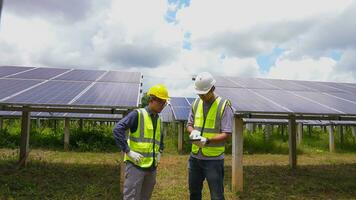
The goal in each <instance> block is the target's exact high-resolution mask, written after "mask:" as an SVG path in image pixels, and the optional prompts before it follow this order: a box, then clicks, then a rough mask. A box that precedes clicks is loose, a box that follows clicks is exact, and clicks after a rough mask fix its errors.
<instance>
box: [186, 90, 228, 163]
mask: <svg viewBox="0 0 356 200" xmlns="http://www.w3.org/2000/svg"><path fill="white" fill-rule="evenodd" d="M227 103H228V104H230V103H229V101H228V100H226V99H222V98H221V97H218V98H216V99H215V101H214V102H213V104H212V105H211V107H210V109H209V111H208V113H207V114H206V117H205V118H206V119H205V125H204V129H203V124H204V108H203V101H202V100H201V99H199V98H198V99H196V100H195V101H194V103H193V105H192V107H193V113H194V129H195V130H198V131H202V137H205V138H208V139H210V138H213V137H214V136H216V135H217V134H221V131H220V123H221V118H222V114H223V112H224V109H225V106H226V104H227ZM198 151H199V146H197V145H195V144H192V153H193V154H197V153H198ZM201 151H202V154H203V155H204V156H207V157H214V156H220V155H221V154H223V153H224V152H225V142H220V143H214V144H211V143H210V144H206V145H205V146H204V147H203V148H202V149H201Z"/></svg>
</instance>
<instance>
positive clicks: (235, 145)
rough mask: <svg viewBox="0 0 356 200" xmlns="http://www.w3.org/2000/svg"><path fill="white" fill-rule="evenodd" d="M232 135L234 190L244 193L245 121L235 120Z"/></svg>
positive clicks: (232, 181)
mask: <svg viewBox="0 0 356 200" xmlns="http://www.w3.org/2000/svg"><path fill="white" fill-rule="evenodd" d="M234 122H235V124H234V129H233V133H232V180H231V185H232V190H233V191H234V192H242V191H243V165H242V155H243V154H242V153H243V120H242V118H235V120H234Z"/></svg>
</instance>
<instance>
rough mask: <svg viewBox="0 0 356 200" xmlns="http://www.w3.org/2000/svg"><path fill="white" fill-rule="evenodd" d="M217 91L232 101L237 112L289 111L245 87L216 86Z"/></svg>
mask: <svg viewBox="0 0 356 200" xmlns="http://www.w3.org/2000/svg"><path fill="white" fill-rule="evenodd" d="M216 93H217V94H218V95H219V96H221V97H224V98H227V99H229V100H230V101H231V104H232V106H233V108H234V109H235V110H236V111H237V112H269V113H273V112H277V113H280V112H284V113H285V112H288V111H287V110H285V109H283V108H282V107H280V106H276V105H274V104H272V103H270V102H268V101H267V100H265V99H263V98H262V97H260V96H258V95H256V94H254V93H253V92H250V91H249V90H248V89H244V88H219V87H218V88H216Z"/></svg>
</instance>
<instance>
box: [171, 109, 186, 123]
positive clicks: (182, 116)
mask: <svg viewBox="0 0 356 200" xmlns="http://www.w3.org/2000/svg"><path fill="white" fill-rule="evenodd" d="M172 109H173V113H174V117H175V119H176V120H178V121H187V120H188V116H189V111H190V107H186V106H172Z"/></svg>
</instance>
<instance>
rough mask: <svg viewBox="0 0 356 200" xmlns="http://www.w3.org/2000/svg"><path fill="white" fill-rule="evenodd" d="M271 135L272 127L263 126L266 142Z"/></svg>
mask: <svg viewBox="0 0 356 200" xmlns="http://www.w3.org/2000/svg"><path fill="white" fill-rule="evenodd" d="M271 135H272V125H271V124H266V125H265V140H266V141H268V140H269V139H270V138H271Z"/></svg>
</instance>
